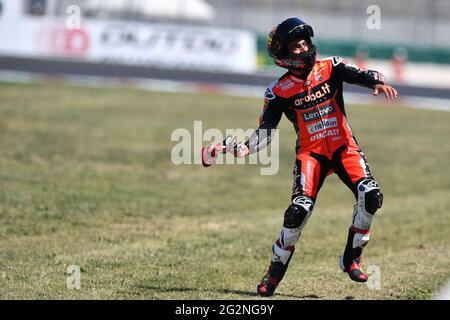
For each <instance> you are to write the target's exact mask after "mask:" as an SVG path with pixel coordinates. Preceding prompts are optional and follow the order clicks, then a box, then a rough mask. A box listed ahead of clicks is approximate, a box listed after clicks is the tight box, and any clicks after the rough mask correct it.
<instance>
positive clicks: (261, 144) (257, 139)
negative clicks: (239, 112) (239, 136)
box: [245, 123, 276, 154]
mask: <svg viewBox="0 0 450 320" xmlns="http://www.w3.org/2000/svg"><path fill="white" fill-rule="evenodd" d="M275 130H276V127H274V126H273V125H272V124H270V123H265V124H262V125H261V126H260V127H259V128H258V129H256V130H255V131H254V132H253V133H252V135H251V136H250V138H249V139H248V141H247V142H246V143H245V144H246V145H247V147H248V149H249V151H250V154H252V153H255V152H258V151H259V150H261V149H264V148H265V147H267V146H268V145H269V144H270V142H271V141H272V138H273V136H274V134H275Z"/></svg>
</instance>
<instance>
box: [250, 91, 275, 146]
mask: <svg viewBox="0 0 450 320" xmlns="http://www.w3.org/2000/svg"><path fill="white" fill-rule="evenodd" d="M273 85H274V84H272V85H271V86H269V87H268V88H267V90H266V92H265V95H264V109H263V112H262V114H261V116H260V118H259V127H258V129H256V130H255V132H253V134H252V135H251V136H250V137H249V139H248V141H247V142H246V143H245V145H246V146H247V147H248V149H249V153H255V152H258V151H259V150H261V149H263V148H265V147H267V146H268V145H269V144H270V142H271V141H272V138H273V136H274V134H275V130H276V128H277V126H278V123H279V122H280V120H281V116H282V115H283V110H282V107H281V105H280V98H279V97H278V96H277V95H276V94H275V93H274V92H273V91H272V87H273Z"/></svg>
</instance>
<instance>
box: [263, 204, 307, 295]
mask: <svg viewBox="0 0 450 320" xmlns="http://www.w3.org/2000/svg"><path fill="white" fill-rule="evenodd" d="M313 207H314V201H313V199H311V198H309V197H305V196H298V197H297V198H295V199H294V201H293V202H292V204H291V205H290V206H289V207H288V208H287V209H286V212H285V213H284V221H283V227H282V229H281V232H280V235H279V237H278V239H277V241H275V243H274V244H273V246H272V259H271V263H270V266H269V269H268V270H267V274H266V275H265V276H264V277H263V278H262V280H261V282H260V284H259V285H258V287H257V291H258V293H259V294H260V295H261V296H271V295H272V294H273V293H274V291H275V289H276V287H277V286H278V283H280V281H281V280H282V279H283V277H284V274H285V273H286V270H287V268H288V265H289V262H290V261H291V257H292V254H293V253H294V250H295V244H296V243H297V241H298V239H299V238H300V234H301V232H302V229H303V227H304V226H305V224H306V222H307V221H308V218H309V217H310V216H311V213H312V209H313Z"/></svg>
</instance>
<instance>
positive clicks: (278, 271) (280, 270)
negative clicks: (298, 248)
mask: <svg viewBox="0 0 450 320" xmlns="http://www.w3.org/2000/svg"><path fill="white" fill-rule="evenodd" d="M294 250H295V249H292V251H291V254H290V256H289V258H288V260H287V262H286V264H284V263H283V262H282V261H280V260H278V261H273V259H272V261H271V262H270V266H269V269H268V270H267V273H266V274H265V275H264V277H263V278H262V279H261V282H260V283H259V284H258V286H257V287H256V291H257V293H258V294H259V295H260V296H262V297H270V296H272V295H273V294H274V292H275V289H276V288H277V286H278V284H279V283H280V281H281V280H282V279H283V277H284V274H285V273H286V270H287V268H288V265H289V262H290V261H291V257H292V254H293V253H294Z"/></svg>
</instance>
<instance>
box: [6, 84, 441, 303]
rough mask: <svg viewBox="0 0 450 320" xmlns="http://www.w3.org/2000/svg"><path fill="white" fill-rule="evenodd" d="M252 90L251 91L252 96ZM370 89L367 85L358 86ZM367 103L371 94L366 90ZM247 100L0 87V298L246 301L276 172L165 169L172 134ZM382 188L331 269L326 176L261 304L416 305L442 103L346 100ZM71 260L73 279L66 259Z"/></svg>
mask: <svg viewBox="0 0 450 320" xmlns="http://www.w3.org/2000/svg"><path fill="white" fill-rule="evenodd" d="M262 94H263V93H262ZM368 94H370V93H368ZM380 101H381V98H380ZM261 107H262V102H261V100H257V99H244V98H233V97H226V96H215V95H195V94H168V93H150V92H143V91H137V90H133V89H121V90H119V89H116V90H113V89H94V88H76V87H68V86H62V85H55V84H53V85H51V84H47V85H44V84H42V85H37V84H36V85H14V84H1V85H0V298H2V299H256V298H257V296H256V295H255V288H256V284H257V283H258V282H259V280H260V278H261V277H262V275H263V273H264V272H265V271H266V269H267V266H268V263H269V258H270V252H271V251H270V250H271V245H272V243H273V241H274V240H275V239H276V237H277V236H278V232H279V228H280V226H281V223H282V220H283V213H284V210H285V209H286V207H287V206H288V205H289V201H290V193H291V184H292V167H293V164H294V160H295V154H294V142H295V134H294V130H293V129H292V128H291V125H290V123H289V122H288V121H287V120H286V119H283V120H282V122H281V125H280V129H281V130H280V131H281V132H280V142H281V146H280V150H281V155H280V170H279V172H278V174H277V175H274V176H261V175H260V170H259V169H260V168H259V167H258V166H257V165H226V166H225V165H222V166H215V167H211V168H208V169H204V168H203V167H202V166H201V165H180V166H176V165H174V164H172V162H171V159H170V155H171V149H172V147H173V146H174V145H175V143H174V142H171V141H170V136H171V133H172V131H173V130H174V129H176V128H187V129H189V130H192V129H193V121H194V120H203V121H204V122H203V128H211V127H217V128H220V129H223V130H224V129H226V128H239V127H241V128H245V129H247V128H252V127H254V126H255V125H256V123H257V118H258V116H259V113H260V110H261ZM347 113H348V116H349V120H350V122H351V124H352V128H353V130H354V132H355V134H356V136H357V138H358V141H359V143H360V145H361V147H362V148H363V150H364V151H365V153H366V155H367V158H368V161H369V163H370V164H371V169H372V171H373V173H374V176H375V178H376V179H377V180H378V182H379V183H380V185H381V187H382V190H383V192H384V195H385V203H384V206H383V208H382V209H381V210H380V211H379V212H378V213H377V215H376V218H375V219H374V223H373V226H372V238H371V239H372V240H371V243H370V244H369V245H368V246H367V248H366V250H365V260H364V266H365V267H366V268H367V267H368V266H370V265H375V266H378V267H379V268H380V271H381V288H380V289H378V290H377V289H369V288H368V287H367V286H366V285H364V284H357V283H354V282H352V281H351V280H350V279H349V278H348V277H347V275H346V274H344V273H343V272H341V271H340V270H339V269H338V265H337V258H338V256H339V255H340V254H341V252H342V250H343V247H344V245H345V241H346V236H347V229H348V226H349V224H350V219H351V214H352V206H353V202H354V200H353V195H352V194H351V192H350V191H349V190H348V189H347V188H346V187H345V186H344V184H342V183H341V182H340V181H339V180H338V179H337V177H336V176H329V177H328V178H327V180H326V183H325V185H324V187H323V189H322V190H321V193H320V195H319V198H318V202H317V205H316V207H315V211H314V213H313V215H312V217H311V219H310V220H309V222H308V224H307V226H306V228H305V230H304V232H303V235H302V238H301V240H300V242H299V244H298V245H297V250H296V253H295V255H294V257H293V259H292V261H291V265H290V269H289V271H288V273H287V275H286V277H285V280H283V282H282V283H281V284H280V286H279V289H278V291H277V294H276V295H275V296H274V297H273V298H272V299H297V298H298V299H429V298H431V297H432V296H433V295H434V294H435V293H436V291H437V290H438V289H439V287H440V286H441V285H443V284H444V283H445V282H446V279H447V278H448V277H449V276H450V267H449V265H450V247H449V240H450V218H449V214H448V210H449V209H448V208H449V207H450V169H449V158H450V144H449V140H448V139H449V136H450V127H449V123H450V113H445V112H438V111H423V110H413V109H407V108H401V107H395V108H392V107H389V106H387V105H385V104H382V105H380V106H376V107H374V106H372V107H369V106H356V105H354V106H348V107H347ZM70 265H78V266H80V267H81V289H80V290H69V289H67V287H66V278H67V276H68V275H67V274H66V268H67V267H68V266H70Z"/></svg>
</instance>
